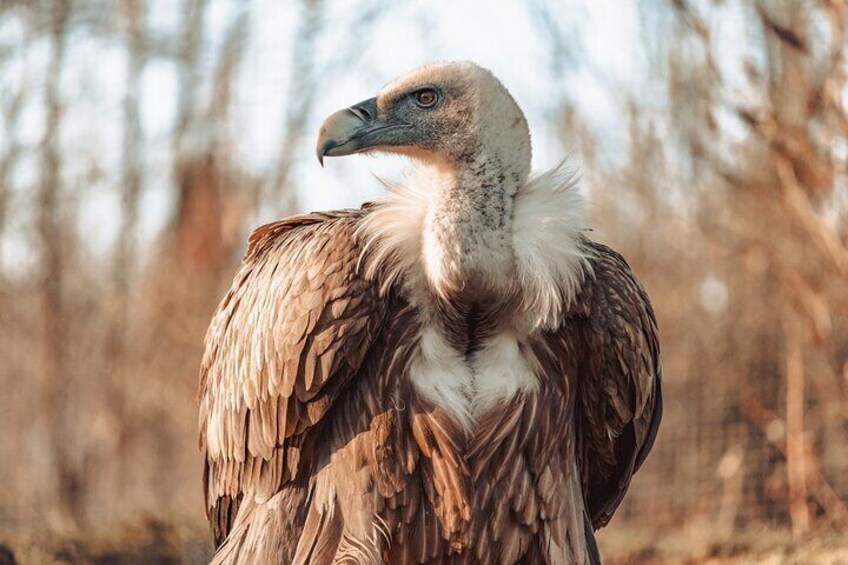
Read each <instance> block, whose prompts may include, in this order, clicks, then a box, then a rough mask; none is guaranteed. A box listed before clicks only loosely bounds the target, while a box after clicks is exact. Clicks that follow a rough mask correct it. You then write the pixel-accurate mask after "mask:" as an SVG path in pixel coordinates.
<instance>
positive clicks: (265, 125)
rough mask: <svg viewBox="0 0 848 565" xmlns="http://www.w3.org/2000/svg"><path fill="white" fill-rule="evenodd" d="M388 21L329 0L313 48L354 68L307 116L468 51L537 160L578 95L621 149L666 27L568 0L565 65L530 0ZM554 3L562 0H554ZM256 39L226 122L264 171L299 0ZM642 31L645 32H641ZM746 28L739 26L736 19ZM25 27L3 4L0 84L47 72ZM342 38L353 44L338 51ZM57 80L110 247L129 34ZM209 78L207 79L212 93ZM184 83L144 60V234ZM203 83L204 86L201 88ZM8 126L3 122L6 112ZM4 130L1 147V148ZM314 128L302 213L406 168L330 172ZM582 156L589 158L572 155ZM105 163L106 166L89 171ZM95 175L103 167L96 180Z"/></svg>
mask: <svg viewBox="0 0 848 565" xmlns="http://www.w3.org/2000/svg"><path fill="white" fill-rule="evenodd" d="M148 4H149V7H150V12H149V14H148V28H149V30H151V31H153V32H154V33H158V34H167V33H172V32H173V31H174V30H177V29H179V27H180V18H181V17H182V11H181V7H180V6H181V3H177V2H173V1H171V0H153V1H151V2H148ZM392 4H393V5H392V6H391V7H390V8H387V9H388V10H390V11H389V12H387V15H386V16H385V17H383V18H382V19H380V20H379V24H378V25H376V26H375V27H373V28H369V29H368V30H366V31H365V33H362V37H358V36H357V34H358V33H360V32H361V30H357V29H351V28H350V25H349V24H348V22H350V21H351V16H352V13H353V12H355V11H356V10H358V9H359V8H360V6H361V3H359V2H350V1H347V0H332V1H330V2H329V6H330V9H329V13H330V14H332V21H331V24H330V26H329V28H328V29H327V30H326V32H325V33H324V36H323V37H322V40H321V41H320V42H319V43H320V45H319V49H318V53H317V54H316V55H317V57H318V58H319V59H325V58H328V57H330V56H331V55H332V54H333V51H334V50H336V49H341V48H347V49H351V48H354V49H356V50H357V51H356V53H355V56H354V58H355V60H356V61H357V63H356V65H355V66H354V67H353V68H351V69H350V70H348V71H346V72H341V73H338V74H337V75H335V76H324V77H322V85H321V88H320V89H319V96H318V98H317V99H316V100H315V103H314V111H313V113H312V115H311V116H310V117H309V121H308V124H309V125H308V127H309V129H310V131H316V130H317V128H318V125H319V124H320V123H321V121H322V119H323V117H324V116H326V115H328V114H330V113H331V112H333V111H335V110H337V109H339V108H342V107H346V106H348V105H350V104H352V103H355V102H357V101H359V100H362V99H365V98H368V97H371V96H373V95H374V94H375V93H376V92H377V91H378V90H379V88H380V87H381V86H382V85H383V84H384V83H386V82H387V81H388V80H390V79H391V78H393V77H394V76H396V75H398V74H400V73H403V72H405V71H408V70H411V69H413V68H415V67H417V66H419V65H421V64H423V63H426V62H430V61H434V60H462V59H469V60H473V61H476V62H477V63H479V64H481V65H483V66H485V67H488V68H489V69H491V70H492V71H493V72H494V73H495V74H496V75H497V76H498V77H500V78H501V80H502V81H503V82H504V84H505V85H506V86H507V88H509V89H510V91H511V92H512V93H513V95H514V96H515V98H516V99H517V100H518V102H519V104H520V105H521V106H522V108H523V109H524V111H525V113H526V115H527V118H528V121H529V123H530V128H531V132H532V135H533V146H534V167H535V168H536V169H545V168H549V167H551V166H553V165H555V164H556V163H558V162H559V161H560V160H561V159H562V158H563V157H564V156H565V155H566V153H567V151H568V149H569V148H563V147H561V145H560V143H559V142H558V141H557V139H556V137H555V133H554V131H555V124H554V112H555V110H556V109H557V107H558V105H559V103H560V102H561V100H562V99H563V98H564V97H565V98H568V99H570V100H572V101H573V102H574V103H575V104H576V105H577V107H578V108H579V109H580V111H581V113H582V115H583V116H584V117H585V118H586V119H587V120H588V121H589V123H590V125H591V126H592V127H593V128H594V129H595V131H596V132H597V133H598V134H599V139H600V140H601V143H602V150H604V155H602V156H603V157H604V158H607V159H611V158H614V156H615V155H622V154H623V153H624V151H625V149H626V146H625V136H626V132H627V127H628V124H627V123H623V118H622V113H621V108H620V106H619V102H620V100H621V99H620V98H617V97H619V95H620V94H621V93H623V92H632V91H639V89H644V88H645V86H644V84H645V81H644V77H645V76H647V75H649V74H650V71H651V70H652V66H653V67H656V66H657V65H658V64H662V63H663V61H651V60H650V57H649V56H648V54H647V53H649V52H650V46H651V45H652V43H651V42H653V41H656V37H659V36H662V35H663V34H660V33H655V32H656V29H651V28H653V27H654V26H663V25H668V19H667V18H666V17H665V16H663V15H662V14H659V15H657V14H656V13H653V14H652V15H651V17H650V18H646V17H645V16H644V15H643V14H640V11H639V9H638V5H639V2H638V1H637V0H630V1H621V0H572V1H569V2H560V3H557V6H558V7H557V8H550V12H551V13H552V14H553V15H554V17H555V20H556V24H555V25H556V27H557V28H558V29H560V30H562V31H563V33H564V35H565V36H567V37H569V38H570V39H571V43H570V44H571V45H573V46H574V48H575V50H574V51H573V52H572V53H571V55H570V56H569V57H567V58H566V59H563V60H560V61H558V62H557V61H553V60H552V58H551V50H550V44H549V42H548V40H547V38H546V37H545V36H543V35H540V30H541V29H542V28H543V26H542V25H540V22H539V17H540V16H539V14H538V12H537V11H534V10H533V9H532V8H531V6H530V4H528V2H521V1H518V0H511V1H500V2H498V3H497V4H493V3H491V2H486V1H482V0H476V1H464V2H457V1H451V0H431V1H428V2H419V1H414V2H399V1H398V2H394V3H392ZM241 5H243V4H241V3H239V2H236V1H233V0H211V3H210V8H209V10H208V13H207V19H206V22H205V26H206V32H207V41H206V43H205V44H204V49H203V51H202V55H201V66H200V76H201V77H203V79H204V80H205V81H207V82H208V79H209V77H210V76H211V74H212V73H211V70H212V69H213V68H214V66H215V64H216V61H217V51H218V48H219V46H220V44H221V42H222V40H223V35H224V30H225V28H226V26H227V24H228V22H229V21H230V20H231V17H232V15H233V14H235V10H238V9H239V6H241ZM551 5H553V3H551ZM249 6H250V8H251V12H250V14H251V18H250V20H249V25H250V29H249V32H248V43H247V45H246V49H245V52H244V59H243V63H242V67H241V69H240V74H239V81H238V85H237V89H236V91H235V96H234V110H233V114H232V115H233V119H232V124H231V129H232V137H233V139H235V140H236V146H235V150H236V154H237V156H238V158H239V160H240V162H241V163H242V164H243V165H244V166H245V167H247V168H248V169H249V170H250V171H252V172H254V173H258V174H261V173H265V172H267V171H269V170H270V169H271V168H272V167H273V166H274V156H275V155H276V153H277V151H279V143H280V139H281V135H282V132H281V124H282V117H281V111H282V109H283V108H284V107H285V104H286V96H287V95H288V94H289V90H288V80H289V73H290V69H289V68H288V67H289V60H290V49H291V45H292V40H293V35H294V30H295V29H296V25H297V22H298V18H299V14H298V11H297V6H299V4H292V3H289V2H281V1H279V0H254V1H253V2H252V3H250V4H249ZM738 20H739V18H736V17H734V15H733V14H732V13H731V14H729V15H728V16H727V17H726V18H725V20H724V21H723V22H722V26H723V27H721V29H719V30H718V32H719V33H721V34H723V37H724V38H725V41H724V43H725V44H730V45H733V44H736V45H738V43H736V42H738V41H739V40H740V39H739V37H740V33H741V32H740V30H739V29H734V22H736V23H738ZM646 22H647V23H646ZM643 28H647V29H643ZM736 28H739V26H738V25H737V26H736ZM23 39H24V27H23V26H22V25H21V23H20V21H19V20H17V19H14V18H10V17H3V15H2V14H0V46H8V47H10V48H12V49H17V51H16V53H19V54H20V56H19V57H13V58H12V59H11V62H10V63H9V64H7V65H6V66H5V67H4V68H0V77H2V85H3V88H4V91H5V90H7V89H9V88H10V87H14V86H15V85H17V84H19V83H20V82H21V81H28V82H29V83H31V84H39V81H41V80H43V69H44V67H45V64H46V61H47V59H48V56H49V46H48V45H47V43H46V41H43V40H42V41H40V42H39V43H38V44H34V45H30V47H29V48H28V49H22V48H20V45H21V44H22V41H23ZM343 46H346V47H343ZM63 72H64V74H63V81H62V90H63V94H64V96H65V98H66V99H67V100H69V101H70V102H71V105H70V106H69V107H68V108H69V111H68V112H67V113H66V120H65V122H64V125H63V130H62V152H63V157H64V158H65V160H66V161H65V165H64V171H63V175H64V179H65V183H66V186H69V187H70V188H73V189H74V192H75V193H78V194H80V199H79V202H78V203H77V210H78V215H79V218H80V230H81V232H82V236H83V238H84V239H85V240H86V242H87V243H88V244H89V246H90V247H91V249H92V250H93V251H94V252H95V253H98V254H99V253H101V252H107V251H108V250H109V249H110V247H111V244H112V243H113V241H114V238H115V235H116V233H117V229H118V228H119V222H118V221H117V218H119V217H120V200H119V191H118V190H116V187H117V180H116V179H118V178H119V171H120V158H121V156H120V147H121V136H122V130H121V127H122V115H121V100H122V97H123V88H124V76H125V72H126V54H125V52H124V47H123V44H122V43H121V41H119V40H115V41H111V42H110V41H108V40H103V39H102V38H100V37H96V36H93V35H91V34H85V33H78V34H76V35H72V36H71V38H70V41H69V45H68V50H67V54H66V66H65V69H64V71H63ZM207 90H208V89H207ZM36 92H37V94H38V95H36V96H32V97H31V98H30V99H28V100H27V104H26V105H25V108H24V112H23V116H22V119H21V123H20V126H19V134H20V137H21V140H22V141H23V142H24V145H25V148H27V149H28V151H25V155H24V158H23V159H22V161H21V163H20V164H19V166H18V167H17V168H16V169H15V172H14V175H13V176H14V180H15V185H16V186H17V192H16V194H15V199H16V200H15V204H23V205H22V206H16V207H15V208H14V209H15V210H19V211H20V213H19V214H17V215H16V217H15V218H13V219H12V222H11V226H10V227H9V229H7V230H6V233H5V234H4V236H3V239H2V242H0V261H2V262H3V263H4V264H5V265H4V266H6V267H9V266H11V265H10V264H9V263H10V262H11V263H14V264H15V266H16V267H17V269H20V268H21V267H24V269H25V268H26V264H25V262H26V257H27V256H28V255H31V254H29V253H27V252H25V250H26V249H28V247H29V244H28V240H27V237H28V236H27V231H26V229H25V228H26V226H27V225H28V224H29V223H30V222H31V218H29V217H27V208H29V207H28V206H26V203H27V202H28V200H29V199H30V198H31V197H32V192H33V191H32V187H33V186H35V183H37V179H38V166H39V160H38V159H39V157H38V152H37V151H36V148H37V146H38V143H39V140H40V139H41V136H42V133H43V128H44V114H43V100H42V98H41V95H40V94H41V92H40V89H36ZM177 92H178V78H177V75H176V70H175V68H174V67H173V65H172V64H171V63H169V62H166V61H163V60H159V59H153V60H151V61H150V62H148V64H147V66H146V68H145V70H144V74H143V76H142V81H141V96H140V101H141V108H140V111H141V121H142V127H143V133H144V148H143V158H144V160H145V164H146V165H147V167H146V173H147V175H146V177H145V179H144V191H143V194H142V201H141V203H142V217H141V228H142V236H143V239H145V240H149V239H150V238H151V237H153V236H155V234H156V233H158V232H159V230H160V229H161V228H162V226H163V225H164V224H165V223H166V222H167V221H168V220H169V218H170V217H171V213H172V210H171V207H172V204H173V203H172V202H171V201H170V196H171V195H172V191H171V190H170V183H171V182H172V179H171V175H170V171H171V164H170V162H169V160H168V159H169V157H170V150H171V148H170V130H171V127H172V125H173V121H174V116H175V105H176V99H177ZM207 94H208V92H207ZM643 96H644V100H645V103H646V104H651V103H661V102H662V96H663V93H662V92H661V91H658V92H643ZM0 123H2V122H0ZM3 131H4V130H3V129H2V128H0V145H2V144H5V142H6V140H5V139H4V135H3ZM313 148H314V139H313V138H312V137H311V136H310V137H308V138H307V139H304V140H303V141H302V143H301V145H300V147H299V148H298V150H297V157H298V159H297V164H296V166H295V169H294V172H293V179H294V182H295V184H296V186H297V187H298V193H299V197H300V202H301V205H302V207H303V208H304V209H305V210H313V209H328V208H339V207H345V206H357V205H358V204H359V203H361V202H362V201H363V200H364V199H367V198H368V197H371V196H373V195H375V194H377V193H379V191H380V187H379V185H378V183H376V182H375V180H374V179H373V176H372V174H371V173H376V174H378V175H381V176H386V177H389V178H391V177H397V175H398V170H399V168H400V167H401V166H403V163H402V161H401V160H399V159H393V158H371V157H367V156H358V157H350V158H346V159H335V160H327V167H326V168H325V169H321V168H320V167H319V166H318V163H317V161H316V159H315V156H314V149H313ZM572 160H573V161H574V165H576V166H579V161H576V160H575V157H574V156H572ZM95 173H99V174H95ZM92 179H100V180H99V181H96V180H92ZM271 219H273V210H271V209H266V210H262V211H260V213H259V214H258V217H256V218H254V221H255V223H259V222H264V221H267V220H271Z"/></svg>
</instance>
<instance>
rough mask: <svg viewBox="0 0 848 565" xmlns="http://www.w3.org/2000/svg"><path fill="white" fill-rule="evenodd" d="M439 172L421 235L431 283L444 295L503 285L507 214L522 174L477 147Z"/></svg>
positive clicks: (508, 246)
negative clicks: (507, 167) (474, 150)
mask: <svg viewBox="0 0 848 565" xmlns="http://www.w3.org/2000/svg"><path fill="white" fill-rule="evenodd" d="M438 173H439V176H438V177H437V178H438V179H439V180H438V183H437V187H435V190H434V191H433V193H432V200H431V202H430V206H429V210H428V211H427V216H426V220H425V229H424V238H423V244H424V262H425V267H426V273H427V278H428V280H429V282H430V285H431V287H432V288H433V289H434V290H436V291H437V293H438V294H442V295H446V293H449V292H451V291H456V290H460V289H469V288H473V289H481V288H482V289H486V290H490V289H497V288H500V287H503V286H505V285H507V284H508V280H510V275H509V273H511V272H512V271H513V270H514V256H513V249H512V214H513V205H514V199H515V195H516V193H517V192H518V188H519V185H520V182H521V176H520V175H518V174H514V173H512V172H511V171H509V170H507V169H506V168H505V167H504V165H503V161H502V160H500V159H498V158H497V157H493V156H490V155H485V154H483V153H479V152H478V153H477V154H476V155H473V156H469V157H467V158H464V159H461V160H458V163H457V164H453V165H451V166H447V167H442V168H441V170H440V171H438Z"/></svg>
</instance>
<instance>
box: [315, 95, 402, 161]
mask: <svg viewBox="0 0 848 565" xmlns="http://www.w3.org/2000/svg"><path fill="white" fill-rule="evenodd" d="M376 102H377V101H376V98H370V99H368V100H364V101H362V102H360V103H359V104H355V105H353V106H351V107H350V108H345V109H344V110H339V111H338V112H336V113H334V114H331V115H330V116H329V117H328V118H327V119H326V120H324V123H323V124H321V129H319V130H318V145H317V147H316V153H317V155H318V162H319V163H321V166H322V167H323V166H324V157H325V156H329V157H339V156H342V155H352V154H354V153H361V152H363V151H367V150H368V149H373V148H375V147H380V146H390V145H400V144H401V142H402V140H401V138H400V137H399V136H398V133H399V130H403V129H408V128H409V127H410V126H409V125H408V124H404V123H396V122H386V121H383V120H381V119H378V118H377V103H376Z"/></svg>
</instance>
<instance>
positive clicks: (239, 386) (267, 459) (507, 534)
mask: <svg viewBox="0 0 848 565" xmlns="http://www.w3.org/2000/svg"><path fill="white" fill-rule="evenodd" d="M448 70H451V71H452V70H454V69H453V68H449V69H448ZM462 70H463V71H466V72H467V70H468V69H467V68H463V69H462ZM429 72H430V76H428V77H427V78H428V79H429V81H428V83H427V84H430V83H431V82H432V81H433V80H434V79H433V77H432V69H430V71H429ZM486 76H490V75H486ZM484 79H485V80H489V79H488V78H486V77H484ZM484 79H481V80H484ZM404 84H405V83H404ZM404 88H406V87H404ZM328 154H329V153H328ZM528 158H529V156H528ZM508 172H509V171H507V173H508ZM481 174H482V175H483V176H484V177H485V176H486V172H485V171H483V172H482V173H481ZM519 177H520V175H519ZM540 179H541V180H540ZM540 179H537V180H535V181H533V180H530V181H526V180H525V179H523V178H518V180H517V186H516V188H515V192H514V194H512V195H510V196H509V199H508V202H513V201H514V202H515V205H514V209H513V210H512V211H511V212H510V213H509V214H507V215H506V216H504V217H503V218H505V219H503V218H502V220H503V222H505V223H506V224H507V225H508V226H510V229H511V232H510V235H509V236H508V239H507V243H508V246H507V247H508V250H509V251H508V253H507V255H505V256H504V257H506V259H504V265H505V267H504V268H505V269H507V270H508V271H507V272H503V273H501V274H492V273H488V272H484V271H481V270H480V269H481V268H482V267H481V265H479V264H476V263H474V262H472V261H471V260H470V259H469V262H468V263H467V264H465V265H462V266H460V267H457V266H456V265H455V264H454V262H452V263H445V264H443V265H442V267H441V268H436V267H434V266H433V265H434V264H433V261H434V259H433V257H434V256H439V255H438V254H439V248H438V247H432V246H434V245H437V244H428V243H427V241H428V240H427V234H426V233H425V234H424V236H423V237H422V234H421V230H426V229H428V228H427V227H426V226H427V225H432V223H430V224H428V220H427V219H426V218H424V217H418V215H419V214H422V215H426V214H427V213H428V212H427V208H426V207H425V209H422V210H418V209H417V207H416V206H410V202H411V201H410V198H415V197H416V196H414V195H413V196H410V195H409V194H407V195H405V196H404V195H398V194H395V196H394V197H392V198H393V199H392V198H390V199H388V200H386V201H382V202H378V203H375V204H370V205H367V206H365V207H364V208H363V209H361V210H344V211H339V212H329V213H321V214H309V215H305V216H298V217H295V218H290V219H288V220H284V221H281V222H276V223H273V224H269V225H266V226H263V227H261V228H259V229H258V230H256V232H254V234H253V235H252V236H251V238H250V245H249V248H248V251H247V255H246V257H245V259H244V262H243V265H242V267H241V269H240V270H239V272H238V274H237V275H236V277H235V281H234V283H233V287H232V289H231V290H230V292H229V293H228V294H227V296H226V297H225V298H224V300H223V302H222V303H221V305H220V307H219V309H218V311H217V313H216V314H215V317H214V319H213V321H212V324H211V326H210V328H209V332H208V335H207V339H206V346H207V347H206V354H205V356H204V359H203V364H202V368H201V377H200V445H201V449H202V450H203V451H204V453H205V455H206V470H205V474H204V488H205V496H206V507H207V514H208V517H209V520H210V523H211V525H212V529H213V532H214V535H215V542H216V546H218V552H217V553H216V556H215V562H219V563H224V562H227V563H235V562H238V563H335V562H351V563H444V562H450V563H517V562H521V563H572V562H574V563H579V562H597V561H598V555H597V548H596V547H595V543H594V538H593V535H592V530H593V529H594V528H598V527H601V526H604V525H606V524H607V522H608V521H609V519H610V518H611V516H612V515H613V513H614V512H615V509H616V508H617V507H618V505H619V504H620V502H621V500H622V497H623V496H624V493H625V491H626V490H627V488H628V486H629V483H630V480H631V477H632V475H633V473H635V471H636V470H638V468H639V466H640V465H641V464H642V462H643V461H644V458H645V456H646V455H647V453H648V451H649V450H650V448H651V445H652V444H653V441H654V438H655V436H656V432H657V428H658V425H659V421H660V415H661V393H660V386H661V379H660V372H661V370H660V360H659V345H658V341H657V329H656V322H655V319H654V314H653V312H652V310H651V306H650V303H649V302H648V299H647V296H646V295H645V292H644V290H643V289H642V287H641V286H640V285H639V283H638V281H637V280H636V279H635V277H634V275H633V273H632V272H631V270H630V268H629V267H628V265H627V263H626V262H625V261H624V259H623V258H621V257H620V256H619V255H618V254H616V253H615V252H614V251H612V250H610V249H608V248H607V247H604V246H602V245H599V244H596V243H593V242H591V241H589V240H588V239H586V238H585V237H584V236H583V235H582V228H580V227H579V226H575V225H572V224H571V223H565V222H563V223H560V224H555V223H552V224H549V225H550V227H548V228H544V227H542V226H545V225H548V224H545V222H544V219H545V218H544V217H538V214H537V210H538V208H537V207H536V204H534V203H536V201H538V204H539V205H542V206H543V205H545V203H547V204H549V205H551V206H554V207H556V206H555V205H556V204H562V203H565V202H572V201H573V199H574V198H577V197H576V196H575V195H576V193H575V192H574V189H573V188H572V187H571V185H570V184H568V183H565V184H563V183H562V182H561V179H559V180H557V179H556V178H554V177H540ZM507 182H508V181H503V183H501V184H506V183H507ZM534 182H535V183H536V184H535V185H534V184H533V183H534ZM545 187H546V188H545ZM543 188H544V189H543ZM419 196H420V195H419ZM522 199H523V200H522ZM434 206H435V205H434ZM466 210H467V209H466ZM407 213H409V214H412V216H409V217H407V216H405V215H404V214H407ZM445 214H446V215H444V216H440V218H441V221H442V222H446V221H449V220H450V218H451V217H452V216H450V215H448V214H447V213H445ZM531 214H536V217H537V220H538V221H539V222H540V223H539V226H540V227H538V230H537V231H539V232H541V235H538V234H537V235H531V234H529V233H528V234H525V232H524V231H522V227H521V225H522V224H521V222H522V221H523V220H522V218H525V217H526V216H528V215H531ZM406 220H409V221H406ZM475 221H477V220H475ZM494 223H495V224H498V222H494ZM401 225H403V226H405V227H406V228H408V230H409V233H408V235H398V234H400V232H401V231H403V230H402V229H401V228H400V227H399V226H401ZM481 225H483V226H484V227H486V225H487V224H485V223H484V224H481ZM392 226H395V227H397V229H395V227H392ZM422 226H424V227H422ZM432 229H435V228H432ZM475 229H476V228H475ZM496 229H498V230H500V229H503V227H502V226H498V227H497V228H496ZM546 229H547V230H548V231H545V230H546ZM552 230H559V231H552ZM438 233H442V234H447V232H438ZM560 235H562V236H563V238H562V239H560V238H559V237H558V236H560ZM553 236H557V237H553ZM444 237H448V235H444ZM475 237H476V236H475ZM532 237H538V238H540V239H532ZM509 238H512V239H509ZM545 238H548V239H545ZM551 242H553V243H551ZM536 243H538V244H539V245H543V244H544V245H547V246H548V247H544V246H542V247H541V249H542V251H545V250H546V249H549V251H550V252H549V253H547V252H542V253H536V251H535V250H536V248H537V247H538V246H536V245H535V244H536ZM428 245H430V247H428ZM451 245H453V246H454V249H456V254H457V255H458V256H461V257H462V258H463V260H465V258H469V257H470V258H473V257H474V254H475V253H479V252H480V250H481V249H483V250H486V251H491V250H492V248H493V247H492V245H491V244H485V246H484V244H481V243H480V241H479V240H478V239H474V240H473V241H471V242H469V241H466V240H464V239H460V240H456V241H452V242H451ZM409 249H411V250H413V251H414V253H413V256H412V257H407V256H403V251H404V250H409ZM416 250H417V252H415V251H416ZM566 252H568V253H574V254H576V255H577V256H579V257H578V259H579V260H577V261H576V262H574V264H573V265H572V264H571V263H568V262H567V261H565V260H563V261H561V262H560V263H561V264H560V266H559V267H558V270H556V277H554V278H551V279H550V285H553V287H551V288H549V287H548V286H550V285H548V286H544V283H545V281H546V280H548V279H545V278H544V276H545V272H546V271H545V270H544V265H545V264H546V263H545V262H546V261H547V259H546V258H547V257H549V256H550V257H551V258H552V259H551V260H555V258H556V257H558V256H560V255H558V254H563V253H566ZM534 253H535V254H534ZM561 256H562V257H565V255H561ZM492 257H493V258H492V259H491V260H492V261H499V260H500V259H499V257H500V256H499V255H492ZM443 260H444V259H443ZM486 261H489V259H486ZM538 261H542V263H538V265H540V266H538V268H537V269H536V270H527V271H524V270H522V265H523V264H525V263H527V264H533V265H536V264H537V262H538ZM566 263H567V264H566ZM510 265H512V266H510ZM450 269H456V276H458V277H460V278H459V279H451V278H450V277H451V271H450ZM551 272H554V271H551ZM433 273H436V274H433ZM457 282H458V283H459V284H452V283H457ZM449 283H450V284H449ZM540 285H542V286H540ZM548 292H550V293H551V296H553V298H551V297H550V296H548V295H547V294H545V293H548ZM457 383H458V384H457ZM454 385H456V386H454Z"/></svg>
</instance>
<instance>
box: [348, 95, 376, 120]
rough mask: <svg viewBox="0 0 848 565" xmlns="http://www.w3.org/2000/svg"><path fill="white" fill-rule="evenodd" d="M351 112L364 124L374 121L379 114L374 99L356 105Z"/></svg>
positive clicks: (351, 108)
mask: <svg viewBox="0 0 848 565" xmlns="http://www.w3.org/2000/svg"><path fill="white" fill-rule="evenodd" d="M350 111H351V112H353V113H354V115H355V116H356V117H357V118H359V119H360V120H362V121H363V122H371V121H374V118H375V117H376V114H377V107H376V106H375V104H374V99H373V98H372V99H370V100H364V101H362V102H360V103H359V104H354V105H353V106H351V107H350Z"/></svg>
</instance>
